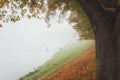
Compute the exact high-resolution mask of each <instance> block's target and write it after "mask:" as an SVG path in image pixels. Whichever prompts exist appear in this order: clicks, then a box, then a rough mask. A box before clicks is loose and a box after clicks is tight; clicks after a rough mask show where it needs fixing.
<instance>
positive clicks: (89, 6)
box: [78, 0, 120, 80]
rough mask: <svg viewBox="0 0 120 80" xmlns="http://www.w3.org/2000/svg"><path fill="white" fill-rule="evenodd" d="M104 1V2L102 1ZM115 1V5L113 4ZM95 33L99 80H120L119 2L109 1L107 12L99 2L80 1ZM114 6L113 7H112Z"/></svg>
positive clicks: (96, 0)
mask: <svg viewBox="0 0 120 80" xmlns="http://www.w3.org/2000/svg"><path fill="white" fill-rule="evenodd" d="M102 1H104V0H102ZM110 1H112V2H114V1H115V3H112V2H110ZM78 2H79V3H80V5H81V7H82V8H83V10H84V11H85V12H86V14H87V16H88V18H89V20H90V22H91V24H92V26H93V30H94V33H95V41H96V59H97V80H120V14H119V9H117V8H116V7H117V6H116V7H115V6H114V5H117V4H116V2H117V0H109V2H110V4H109V2H108V3H105V5H109V6H108V9H109V8H110V9H112V8H114V10H112V12H111V10H110V11H105V10H104V9H103V8H102V7H101V5H100V4H99V2H98V0H78ZM111 4H112V6H110V5H111Z"/></svg>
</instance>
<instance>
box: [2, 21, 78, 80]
mask: <svg viewBox="0 0 120 80" xmlns="http://www.w3.org/2000/svg"><path fill="white" fill-rule="evenodd" d="M46 26H47V25H46V23H45V22H44V21H40V20H37V19H30V20H28V19H22V20H21V21H18V22H16V23H12V22H11V23H3V28H1V29H0V80H18V79H19V78H20V77H22V76H24V75H25V74H26V73H28V72H30V71H33V70H34V69H35V68H37V67H38V66H39V65H42V64H44V63H45V62H46V61H47V60H48V59H50V58H51V57H52V55H54V53H55V52H56V51H58V50H59V48H62V47H63V46H64V45H67V44H69V43H72V42H74V41H76V40H77V39H78V35H77V33H76V31H75V30H74V29H72V27H71V26H70V25H69V23H68V22H67V21H62V23H57V22H54V21H53V22H52V24H51V27H50V28H48V27H46Z"/></svg>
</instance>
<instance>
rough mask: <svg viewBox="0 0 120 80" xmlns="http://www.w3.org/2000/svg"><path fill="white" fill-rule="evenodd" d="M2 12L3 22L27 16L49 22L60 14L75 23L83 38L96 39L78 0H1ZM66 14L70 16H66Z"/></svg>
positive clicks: (0, 16)
mask: <svg viewBox="0 0 120 80" xmlns="http://www.w3.org/2000/svg"><path fill="white" fill-rule="evenodd" d="M58 13H59V14H58ZM68 13H70V14H68ZM0 14H1V15H0V21H2V22H10V21H12V22H16V21H19V20H21V19H22V18H24V17H27V18H37V19H44V20H45V21H46V22H47V23H48V24H49V21H50V19H52V18H53V17H54V16H55V15H57V14H58V15H59V16H58V17H59V19H62V18H64V19H66V20H68V21H69V22H70V23H74V25H73V28H75V29H76V30H77V31H78V32H79V34H80V37H81V39H94V35H93V31H92V28H91V24H90V22H89V20H88V18H87V16H86V14H85V13H84V11H83V10H82V8H81V7H80V5H79V3H78V2H77V0H0ZM44 15H45V16H44ZM66 15H69V17H68V18H65V16H66ZM0 26H2V24H0Z"/></svg>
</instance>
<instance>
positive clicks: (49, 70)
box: [20, 40, 94, 80]
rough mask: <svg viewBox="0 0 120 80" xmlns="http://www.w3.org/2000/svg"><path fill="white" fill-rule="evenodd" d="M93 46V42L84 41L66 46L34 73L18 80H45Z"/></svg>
mask: <svg viewBox="0 0 120 80" xmlns="http://www.w3.org/2000/svg"><path fill="white" fill-rule="evenodd" d="M93 44H94V41H93V40H84V41H78V42H75V43H73V44H70V45H67V46H65V47H64V48H62V49H60V50H59V51H58V52H56V53H55V55H54V56H53V57H52V58H51V59H50V60H48V61H47V62H46V63H45V64H44V65H42V66H40V67H38V68H37V69H36V70H35V71H34V72H30V73H29V74H27V75H26V76H24V77H22V78H20V80H36V79H38V78H40V79H41V80H46V78H47V77H49V76H50V75H52V74H53V73H54V72H55V71H57V70H58V69H59V68H60V67H62V66H64V65H65V64H66V63H67V62H69V61H71V60H72V59H74V58H75V57H78V56H80V55H82V54H83V53H84V52H85V51H86V50H88V49H89V48H90V47H91V46H92V45H93Z"/></svg>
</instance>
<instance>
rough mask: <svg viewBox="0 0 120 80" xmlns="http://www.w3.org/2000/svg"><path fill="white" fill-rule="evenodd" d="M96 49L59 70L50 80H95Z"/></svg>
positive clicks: (93, 48)
mask: <svg viewBox="0 0 120 80" xmlns="http://www.w3.org/2000/svg"><path fill="white" fill-rule="evenodd" d="M95 78H96V59H95V47H92V48H91V49H90V50H88V51H87V52H86V53H85V54H83V55H82V56H79V57H77V58H76V59H74V60H72V61H71V62H69V63H68V64H66V65H65V66H64V67H63V68H61V69H60V70H58V71H57V72H56V73H55V74H54V75H53V76H52V77H50V78H49V79H48V80H95Z"/></svg>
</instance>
